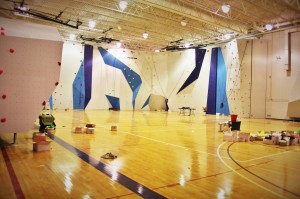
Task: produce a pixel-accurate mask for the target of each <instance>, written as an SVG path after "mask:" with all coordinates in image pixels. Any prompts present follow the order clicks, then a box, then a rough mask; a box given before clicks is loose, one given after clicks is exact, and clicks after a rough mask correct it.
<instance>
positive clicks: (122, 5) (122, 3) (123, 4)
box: [119, 1, 128, 11]
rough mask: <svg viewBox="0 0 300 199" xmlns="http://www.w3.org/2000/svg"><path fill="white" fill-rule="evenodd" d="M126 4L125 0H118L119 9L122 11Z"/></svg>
mask: <svg viewBox="0 0 300 199" xmlns="http://www.w3.org/2000/svg"><path fill="white" fill-rule="evenodd" d="M127 5H128V3H127V1H120V2H119V7H120V10H121V11H124V10H125V9H126V8H127Z"/></svg>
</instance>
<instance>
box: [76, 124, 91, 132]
mask: <svg viewBox="0 0 300 199" xmlns="http://www.w3.org/2000/svg"><path fill="white" fill-rule="evenodd" d="M95 127H96V124H86V125H85V127H76V128H75V132H74V133H86V134H93V133H94V132H95Z"/></svg>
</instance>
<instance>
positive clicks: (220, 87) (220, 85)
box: [206, 47, 229, 115]
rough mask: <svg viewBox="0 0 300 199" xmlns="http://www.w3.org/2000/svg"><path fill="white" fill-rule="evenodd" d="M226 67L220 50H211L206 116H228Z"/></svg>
mask: <svg viewBox="0 0 300 199" xmlns="http://www.w3.org/2000/svg"><path fill="white" fill-rule="evenodd" d="M226 79H227V73H226V65H225V62H224V58H223V54H222V51H221V48H219V47H218V48H213V49H212V52H211V62H210V75H209V84H208V95H207V106H206V107H207V112H206V113H207V114H216V113H221V114H224V115H229V107H228V100H227V94H226Z"/></svg>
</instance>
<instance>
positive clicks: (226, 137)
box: [223, 131, 238, 142]
mask: <svg viewBox="0 0 300 199" xmlns="http://www.w3.org/2000/svg"><path fill="white" fill-rule="evenodd" d="M237 140H238V139H237V131H229V132H228V131H226V132H224V133H223V141H227V142H235V141H237Z"/></svg>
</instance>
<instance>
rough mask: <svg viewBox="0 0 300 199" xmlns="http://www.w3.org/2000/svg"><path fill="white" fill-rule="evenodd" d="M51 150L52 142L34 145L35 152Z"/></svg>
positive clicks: (35, 143)
mask: <svg viewBox="0 0 300 199" xmlns="http://www.w3.org/2000/svg"><path fill="white" fill-rule="evenodd" d="M50 149H51V141H40V142H34V143H33V151H49V150H50Z"/></svg>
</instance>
